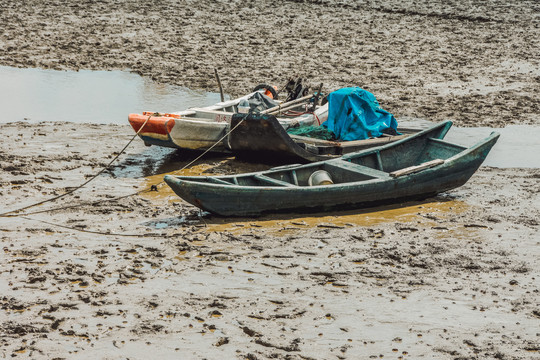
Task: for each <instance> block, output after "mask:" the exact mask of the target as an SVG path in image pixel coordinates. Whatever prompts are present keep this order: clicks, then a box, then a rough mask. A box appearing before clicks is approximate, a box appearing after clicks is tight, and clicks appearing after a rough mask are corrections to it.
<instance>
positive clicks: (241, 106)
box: [238, 100, 249, 114]
mask: <svg viewBox="0 0 540 360" xmlns="http://www.w3.org/2000/svg"><path fill="white" fill-rule="evenodd" d="M238 113H240V114H247V113H249V101H247V100H242V101H240V102H239V103H238Z"/></svg>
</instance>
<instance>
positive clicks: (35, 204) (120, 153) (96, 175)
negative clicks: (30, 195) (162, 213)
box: [0, 113, 156, 217]
mask: <svg viewBox="0 0 540 360" xmlns="http://www.w3.org/2000/svg"><path fill="white" fill-rule="evenodd" d="M154 115H156V113H154V114H152V115H150V116H148V119H146V120H145V122H144V123H143V125H142V126H141V127H140V129H139V131H137V132H136V133H135V135H133V137H132V138H131V139H130V140H129V141H128V143H127V144H126V146H124V148H123V149H122V150H121V151H120V152H119V153H118V154H117V155H116V156H115V157H114V158H113V159H112V160H111V161H110V162H109V163H108V164H107V166H105V167H103V168H102V169H101V170H100V171H99V172H98V173H97V174H95V175H94V176H92V177H91V178H90V179H88V180H87V181H85V182H84V183H83V184H81V185H79V186H77V187H75V188H74V189H71V190H69V191H68V192H66V193H64V194H61V195H58V196H55V197H52V198H50V199H46V200H43V201H40V202H37V203H34V204H30V205H27V206H24V207H22V208H19V209H15V210H10V211H6V212H3V213H0V217H14V216H22V215H28V214H16V213H18V212H20V211H23V210H26V209H30V208H33V207H35V206H38V205H42V204H45V203H48V202H51V201H55V200H58V199H61V198H63V197H64V196H67V195H70V194H73V193H74V192H75V191H77V190H79V189H81V188H82V187H84V186H85V185H87V184H88V183H89V182H90V181H92V180H94V179H95V178H97V177H98V176H99V175H101V174H102V173H103V172H104V171H105V170H107V169H108V168H109V167H110V166H111V165H112V163H113V162H115V161H116V159H118V158H119V157H120V155H122V154H123V153H124V151H125V150H126V149H127V147H128V146H129V145H130V144H131V143H132V142H133V140H135V138H136V137H137V136H138V135H139V133H140V132H141V131H142V129H143V128H144V127H145V125H146V123H148V121H149V120H150V118H151V117H152V116H154Z"/></svg>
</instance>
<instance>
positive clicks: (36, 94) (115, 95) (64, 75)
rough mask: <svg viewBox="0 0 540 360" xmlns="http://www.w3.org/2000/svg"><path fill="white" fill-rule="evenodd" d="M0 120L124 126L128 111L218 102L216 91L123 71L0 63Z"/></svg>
mask: <svg viewBox="0 0 540 360" xmlns="http://www.w3.org/2000/svg"><path fill="white" fill-rule="evenodd" d="M0 79H2V83H3V85H4V86H2V87H0V107H1V108H2V118H1V120H0V121H1V122H10V121H21V120H24V121H30V122H38V121H71V122H77V123H99V124H111V123H113V124H127V123H128V121H127V116H128V114H130V113H140V112H142V111H161V112H174V111H179V110H183V109H185V108H188V107H192V106H206V105H212V104H214V103H216V102H219V100H220V96H219V94H218V93H209V92H203V91H192V90H190V89H187V88H184V87H180V86H174V85H166V84H159V83H156V82H154V81H152V80H150V79H146V78H143V77H141V76H139V75H137V74H133V73H130V72H127V71H92V70H80V71H58V70H45V69H36V68H31V69H20V68H13V67H7V66H0Z"/></svg>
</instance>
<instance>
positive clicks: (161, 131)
mask: <svg viewBox="0 0 540 360" xmlns="http://www.w3.org/2000/svg"><path fill="white" fill-rule="evenodd" d="M128 120H129V123H130V124H131V127H133V130H135V132H137V133H138V135H139V137H140V138H141V139H142V140H143V141H144V144H145V145H146V146H150V145H157V146H164V147H170V148H178V146H177V145H176V144H175V143H174V142H173V141H172V139H171V136H170V132H171V130H172V128H173V127H174V124H175V121H174V118H173V117H169V116H166V115H164V114H159V113H152V112H143V113H142V114H129V116H128ZM143 126H144V127H143ZM141 128H142V129H141Z"/></svg>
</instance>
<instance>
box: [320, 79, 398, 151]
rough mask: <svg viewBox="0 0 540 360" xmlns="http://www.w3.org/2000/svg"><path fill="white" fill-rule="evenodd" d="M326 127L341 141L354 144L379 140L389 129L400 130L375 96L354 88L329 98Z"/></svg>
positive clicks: (335, 92) (336, 93)
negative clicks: (375, 138)
mask: <svg viewBox="0 0 540 360" xmlns="http://www.w3.org/2000/svg"><path fill="white" fill-rule="evenodd" d="M322 126H325V127H326V128H328V130H330V131H332V132H333V133H334V134H335V135H336V139H337V140H342V141H351V140H363V139H368V138H370V137H379V136H381V135H382V133H383V131H384V130H385V129H388V128H392V129H394V130H396V129H397V120H396V119H395V118H394V115H392V114H390V113H389V112H388V111H385V110H383V109H382V108H381V107H380V105H379V102H378V101H377V99H375V96H374V95H373V94H372V93H370V92H369V91H366V90H364V89H361V88H359V87H350V88H342V89H339V90H336V91H333V92H331V93H330V94H328V120H326V121H325V122H324V123H322Z"/></svg>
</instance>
